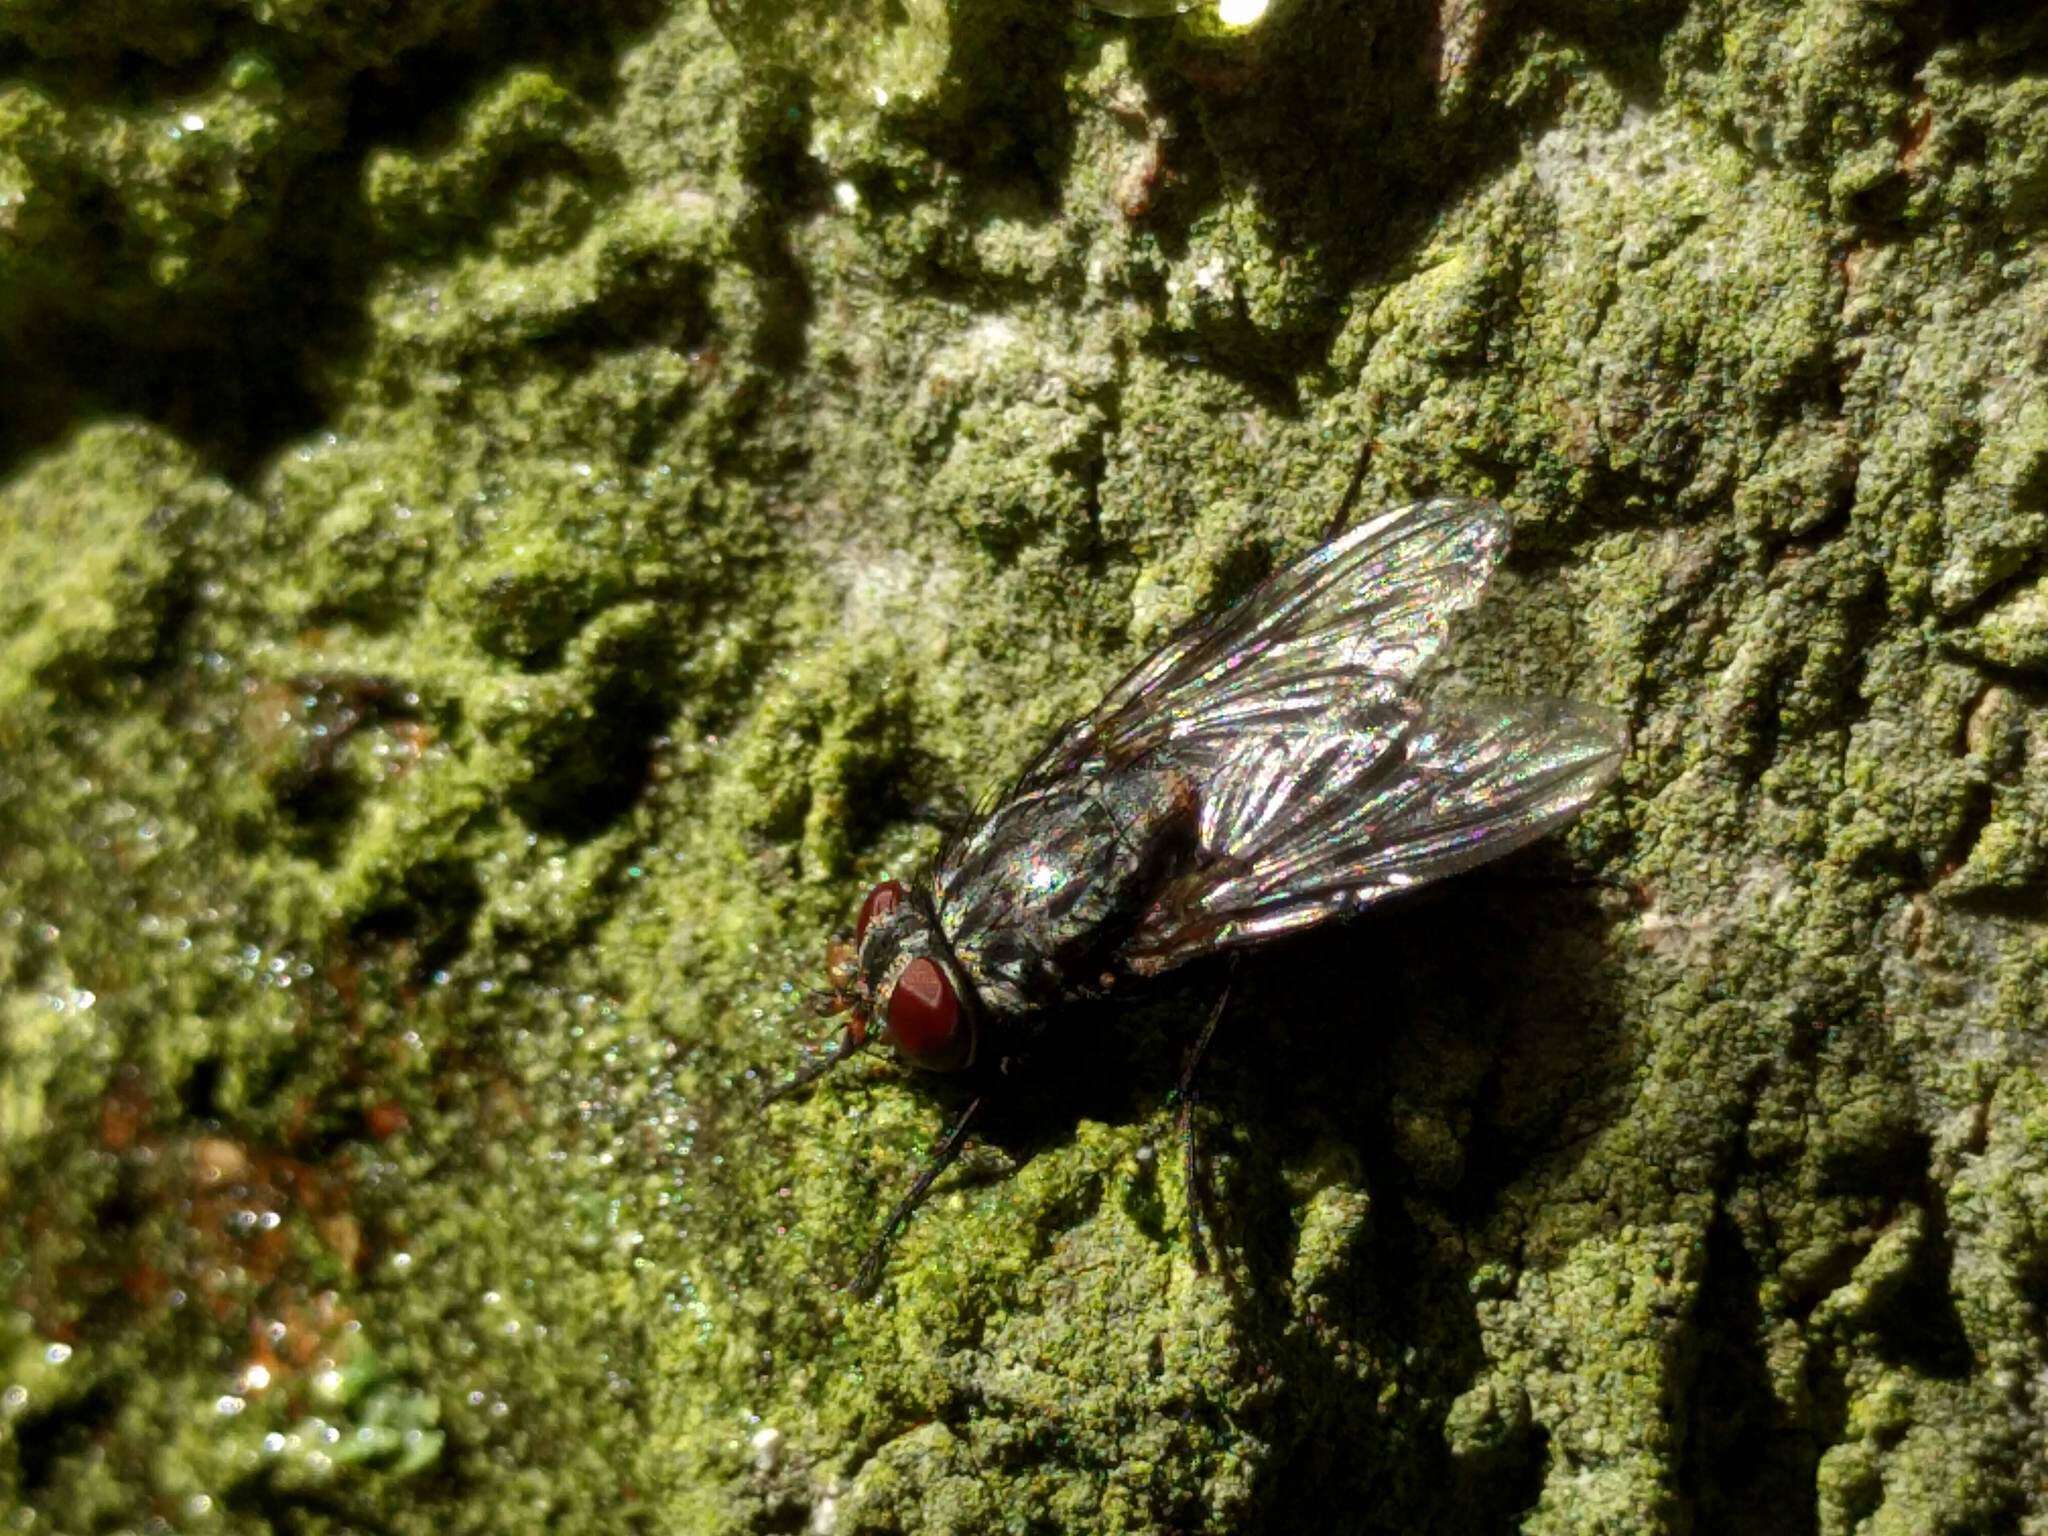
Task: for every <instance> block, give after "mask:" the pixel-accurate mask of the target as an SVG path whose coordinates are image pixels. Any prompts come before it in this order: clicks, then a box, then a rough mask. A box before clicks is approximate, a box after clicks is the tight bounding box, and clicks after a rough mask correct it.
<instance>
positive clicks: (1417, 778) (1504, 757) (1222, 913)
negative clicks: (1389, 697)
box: [1124, 700, 1627, 974]
mask: <svg viewBox="0 0 2048 1536" xmlns="http://www.w3.org/2000/svg"><path fill="white" fill-rule="evenodd" d="M1413 709H1414V718H1413V723H1412V725H1411V726H1410V727H1409V729H1408V730H1407V731H1405V732H1404V733H1403V734H1402V737H1401V739H1400V741H1399V743H1398V744H1397V745H1396V746H1395V747H1394V748H1393V749H1392V750H1389V749H1388V747H1387V745H1386V743H1385V740H1384V731H1383V728H1382V726H1381V724H1380V723H1379V721H1378V720H1377V719H1375V718H1374V717H1373V716H1372V714H1371V712H1370V711H1368V714H1367V718H1366V719H1365V721H1364V722H1363V727H1362V729H1361V728H1359V727H1358V726H1356V725H1354V723H1353V722H1352V721H1351V720H1350V719H1349V718H1348V717H1347V716H1346V715H1344V714H1343V713H1339V714H1336V715H1333V716H1331V717H1329V718H1328V719H1326V720H1325V721H1323V722H1322V724H1321V725H1320V726H1316V725H1308V726H1305V727H1303V728H1301V729H1299V730H1292V731H1289V730H1278V731H1268V732H1261V733H1257V734H1255V735H1254V736H1251V737H1248V738H1245V739H1244V740H1242V741H1241V742H1240V745H1239V750H1237V751H1235V752H1233V753H1232V754H1230V756H1229V757H1228V759H1227V760H1224V761H1221V762H1217V763H1214V764H1212V765H1210V769H1209V778H1208V788H1207V791H1206V792H1205V795H1204V799H1203V805H1202V814H1201V836H1200V842H1201V847H1202V851H1203V856H1204V857H1203V863H1202V864H1201V866H1200V867H1198V868H1196V869H1193V870H1191V871H1189V872H1188V873H1186V874H1184V875H1183V876H1181V877H1180V878H1179V879H1177V880H1174V881H1172V882H1170V883H1169V884H1168V885H1167V886H1166V888H1165V889H1164V890H1162V891H1161V892H1160V894H1159V897H1158V899H1157V900H1156V901H1155V902H1154V903H1153V905H1152V907H1151V908H1150V910H1148V911H1147V913H1146V914H1145V916H1144V918H1143V920H1142V921H1141V922H1140V924H1139V927H1138V931H1137V933H1136V934H1135V935H1133V937H1132V939H1131V941H1130V942H1129V944H1128V945H1127V946H1126V947H1125V951H1124V953H1125V957H1126V959H1127V961H1128V963H1129V964H1130V965H1131V967H1132V969H1133V970H1136V971H1138V972H1140V973H1141V974H1150V973H1156V972H1158V971H1163V970H1167V969H1169V968H1171V967H1172V966H1175V965H1179V964H1181V963H1182V962H1183V961H1186V960H1191V959H1193V958H1195V957H1196V956H1197V955H1202V954H1208V953H1211V952H1213V951H1216V950H1220V949H1231V948H1236V947H1239V946H1242V945H1246V944H1255V943H1259V942H1261V941H1263V940H1265V939H1268V938H1271V937H1273V936H1275V935H1276V934H1281V933H1285V932H1288V931H1290V930H1292V929H1296V928H1304V927H1307V926H1309V925H1311V924H1314V923H1319V922H1322V921H1324V920H1325V919H1328V918H1332V917H1338V916H1341V915H1343V914H1345V913H1347V912H1353V911H1356V910H1358V909H1359V908H1361V907H1366V906H1370V905H1372V904H1373V903H1375V902H1377V901H1380V900H1383V899H1384V898H1386V897H1388V896H1392V895H1395V894H1397V893H1399V892H1401V891H1405V890H1409V889H1412V888H1413V887H1415V886H1418V885H1422V884H1424V883H1426V882H1428V881H1431V880H1439V879H1442V878H1443V877H1444V876H1446V875H1454V874H1457V873H1459V872H1460V871H1463V870H1467V869H1471V868H1473V867H1474V866H1476V865H1479V864H1484V863H1486V862H1488V861H1489V860H1492V859H1497V858H1499V857H1501V856H1502V855H1503V854H1507V853H1511V852H1513V851H1514V850H1515V849H1517V848H1520V847H1523V846H1524V845H1526V844H1528V843H1532V842H1534V841H1535V840H1536V839H1538V838H1540V837H1542V836H1544V835H1545V834H1546V833H1548V832H1550V831H1553V830H1555V829H1556V828H1557V827H1559V826H1560V825H1562V824H1563V823H1564V822H1566V821H1568V820H1569V819H1570V818H1571V817H1573V816H1574V815H1576V814H1577V813H1578V812H1579V811H1580V810H1581V809H1583V808H1584V806H1585V805H1586V803H1587V802H1588V801H1589V800H1591V799H1592V798H1593V796H1594V795H1595V794H1597V793H1598V792H1599V790H1600V789H1601V787H1602V786H1603V785H1605V784H1606V783H1607V781H1608V780H1609V779H1611V778H1613V777H1614V774H1615V772H1616V770H1617V769H1618V768H1619V767H1620V764H1621V759H1622V755H1623V753H1624V752H1625V751H1626V750H1627V736H1626V733H1625V732H1624V731H1623V730H1622V728H1621V725H1620V723H1619V722H1618V721H1616V720H1614V719H1612V718H1611V717H1609V716H1607V715H1605V714H1603V713H1601V712H1600V711H1597V710H1591V709H1586V708H1583V707H1581V706H1577V705H1572V704H1565V703H1560V702H1554V701H1543V702H1530V701H1525V700H1524V701H1509V702H1493V701H1485V702H1478V703H1462V704H1454V705H1442V706H1432V707H1424V706H1420V705H1417V706H1413Z"/></svg>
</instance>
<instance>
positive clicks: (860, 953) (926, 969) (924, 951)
mask: <svg viewBox="0 0 2048 1536" xmlns="http://www.w3.org/2000/svg"><path fill="white" fill-rule="evenodd" d="M825 979H826V980H827V981H828V982H829V983H830V984H831V988H832V992H831V997H832V1003H831V1007H832V1011H834V1012H839V1011H845V1012H847V1013H848V1014H849V1015H850V1019H849V1022H848V1024H847V1026H846V1045H845V1049H848V1050H855V1049H858V1048H859V1047H861V1046H863V1045H865V1044H867V1042H868V1040H869V1039H870V1038H871V1036H873V1035H875V1034H879V1035H880V1036H881V1038H882V1040H883V1041H884V1042H885V1043H886V1044H887V1045H889V1046H890V1047H891V1048H892V1049H894V1051H895V1052H896V1054H897V1055H898V1056H899V1057H901V1058H902V1059H903V1060H904V1061H905V1062H906V1063H908V1064H909V1065H910V1066H913V1067H918V1068H921V1069H923V1070H924V1071H927V1072H964V1071H966V1070H967V1069H968V1068H969V1067H971V1066H973V1065H974V1055H975V1043H976V1028H977V1025H978V1023H979V1019H978V1016H977V1015H978V1009H977V1007H976V1003H975V997H974V989H973V988H972V987H971V986H969V985H968V983H967V980H966V978H965V977H963V976H962V975H961V974H960V968H959V967H958V965H956V964H955V963H954V960H953V954H952V950H951V948H950V947H949V946H948V945H947V943H946V940H945V937H944V935H942V934H941V933H940V932H939V924H938V919H937V918H936V917H934V916H933V914H932V911H931V908H930V907H929V906H928V905H927V904H926V903H925V902H924V901H923V900H921V899H920V898H919V897H917V896H916V895H914V894H913V893H912V892H911V891H910V890H909V889H907V888H906V887H904V886H903V885H901V884H899V883H897V882H896V881H894V880H884V881H883V882H882V883H881V884H880V885H878V886H876V887H875V888H874V889H873V890H871V891H869V892H868V894H867V899H866V900H865V901H863V902H862V903H861V904H860V916H859V918H858V919H857V920H856V921H855V924H854V937H853V942H852V943H851V944H846V943H835V944H830V945H827V946H826V949H825Z"/></svg>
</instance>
